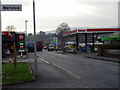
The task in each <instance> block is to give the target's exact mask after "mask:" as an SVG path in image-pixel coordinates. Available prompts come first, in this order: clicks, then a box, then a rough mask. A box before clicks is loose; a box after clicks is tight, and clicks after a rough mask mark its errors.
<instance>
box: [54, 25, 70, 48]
mask: <svg viewBox="0 0 120 90" xmlns="http://www.w3.org/2000/svg"><path fill="white" fill-rule="evenodd" d="M68 31H70V27H69V26H68V24H67V23H61V24H60V25H59V26H58V27H57V29H56V36H57V38H58V44H60V45H61V46H63V45H64V38H63V33H65V32H68Z"/></svg>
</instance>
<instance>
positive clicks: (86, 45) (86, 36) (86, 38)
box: [85, 33, 87, 52]
mask: <svg viewBox="0 0 120 90" xmlns="http://www.w3.org/2000/svg"><path fill="white" fill-rule="evenodd" d="M85 47H86V52H87V33H85Z"/></svg>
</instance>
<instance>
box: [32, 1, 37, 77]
mask: <svg viewBox="0 0 120 90" xmlns="http://www.w3.org/2000/svg"><path fill="white" fill-rule="evenodd" d="M33 25H34V65H35V75H36V74H37V57H36V23H35V0H33Z"/></svg>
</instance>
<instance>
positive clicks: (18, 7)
mask: <svg viewBox="0 0 120 90" xmlns="http://www.w3.org/2000/svg"><path fill="white" fill-rule="evenodd" d="M1 11H22V4H1V0H0V86H1V83H2V81H1V76H2V34H1V30H2V25H1ZM0 88H1V87H0Z"/></svg>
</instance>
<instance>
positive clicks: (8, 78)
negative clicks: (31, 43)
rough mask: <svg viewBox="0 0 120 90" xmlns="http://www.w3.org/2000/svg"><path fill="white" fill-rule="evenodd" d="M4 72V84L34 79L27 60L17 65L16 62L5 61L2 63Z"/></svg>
mask: <svg viewBox="0 0 120 90" xmlns="http://www.w3.org/2000/svg"><path fill="white" fill-rule="evenodd" d="M2 72H3V74H2V83H3V84H6V83H14V82H20V81H29V80H33V76H32V74H31V72H30V69H29V66H28V63H27V62H22V63H17V66H16V67H14V64H9V63H5V64H3V65H2Z"/></svg>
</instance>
